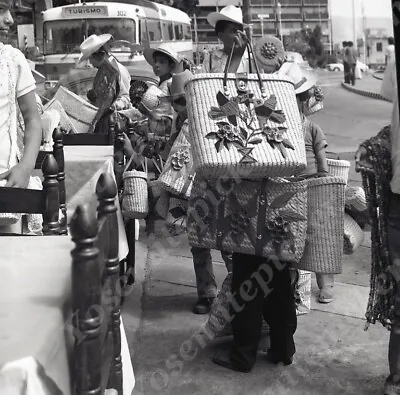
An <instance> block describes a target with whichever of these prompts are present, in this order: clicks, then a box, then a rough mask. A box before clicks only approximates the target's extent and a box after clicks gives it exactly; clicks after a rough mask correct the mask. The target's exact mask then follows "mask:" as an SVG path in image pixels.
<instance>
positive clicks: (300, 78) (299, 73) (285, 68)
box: [278, 62, 318, 95]
mask: <svg viewBox="0 0 400 395" xmlns="http://www.w3.org/2000/svg"><path fill="white" fill-rule="evenodd" d="M278 73H279V74H284V75H286V76H287V77H289V78H291V79H292V81H293V83H294V89H295V92H296V95H298V94H300V93H303V92H306V91H308V90H309V89H311V88H312V87H313V86H315V85H316V83H317V81H318V78H317V76H316V75H315V74H311V73H308V72H307V71H305V70H303V69H302V68H301V67H300V66H299V65H298V64H297V63H292V62H285V63H284V64H283V65H282V67H281V68H280V69H279V71H278Z"/></svg>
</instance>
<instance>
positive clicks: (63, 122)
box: [44, 99, 77, 134]
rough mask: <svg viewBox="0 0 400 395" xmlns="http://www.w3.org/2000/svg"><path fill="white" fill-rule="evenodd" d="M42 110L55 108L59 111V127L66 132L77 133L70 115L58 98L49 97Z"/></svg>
mask: <svg viewBox="0 0 400 395" xmlns="http://www.w3.org/2000/svg"><path fill="white" fill-rule="evenodd" d="M44 110H45V111H46V110H57V111H58V112H59V113H60V124H59V125H60V128H61V129H62V130H63V132H64V133H66V134H74V133H77V131H76V129H75V126H74V124H73V123H72V121H71V119H70V117H69V116H68V115H67V113H66V112H65V110H64V107H63V106H62V105H61V103H60V102H59V101H58V100H55V99H51V100H50V101H49V102H48V103H47V104H46V105H45V106H44Z"/></svg>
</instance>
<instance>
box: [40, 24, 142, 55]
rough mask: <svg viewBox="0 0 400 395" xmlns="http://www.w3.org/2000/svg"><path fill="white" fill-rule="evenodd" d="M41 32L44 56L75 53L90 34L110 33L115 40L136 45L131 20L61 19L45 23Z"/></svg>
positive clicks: (134, 26) (134, 25)
mask: <svg viewBox="0 0 400 395" xmlns="http://www.w3.org/2000/svg"><path fill="white" fill-rule="evenodd" d="M43 30H44V43H45V45H44V54H45V55H53V54H66V53H73V52H75V53H77V52H79V45H80V44H81V43H82V41H83V40H85V39H86V38H87V37H89V36H90V35H92V34H104V33H110V34H112V35H113V37H114V39H115V40H124V41H129V42H131V43H137V42H136V23H135V21H134V20H133V19H123V18H107V19H68V20H66V19H63V20H58V21H51V22H45V24H44V29H43ZM129 51H130V50H129V49H128V48H127V52H129Z"/></svg>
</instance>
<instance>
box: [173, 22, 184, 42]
mask: <svg viewBox="0 0 400 395" xmlns="http://www.w3.org/2000/svg"><path fill="white" fill-rule="evenodd" d="M174 30H175V40H182V39H183V29H182V25H181V24H178V23H175V24H174Z"/></svg>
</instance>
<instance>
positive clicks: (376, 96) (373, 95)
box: [342, 82, 390, 102]
mask: <svg viewBox="0 0 400 395" xmlns="http://www.w3.org/2000/svg"><path fill="white" fill-rule="evenodd" d="M342 87H343V88H344V89H346V90H348V91H350V92H353V93H356V94H357V95H361V96H366V97H370V98H371V99H378V100H383V101H387V102H390V100H388V99H386V98H385V97H383V96H382V95H381V94H379V93H375V92H368V91H363V90H361V89H357V88H353V87H352V86H349V85H348V84H345V83H344V82H342Z"/></svg>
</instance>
